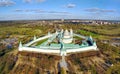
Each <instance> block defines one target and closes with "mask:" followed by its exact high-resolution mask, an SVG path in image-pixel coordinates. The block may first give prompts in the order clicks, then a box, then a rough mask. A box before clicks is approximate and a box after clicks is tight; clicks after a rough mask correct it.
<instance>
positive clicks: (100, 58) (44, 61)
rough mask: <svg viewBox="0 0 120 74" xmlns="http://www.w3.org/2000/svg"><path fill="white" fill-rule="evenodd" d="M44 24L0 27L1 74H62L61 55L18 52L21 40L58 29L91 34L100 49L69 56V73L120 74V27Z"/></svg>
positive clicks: (66, 58)
mask: <svg viewBox="0 0 120 74" xmlns="http://www.w3.org/2000/svg"><path fill="white" fill-rule="evenodd" d="M0 24H1V23H0ZM9 24H10V25H9ZM43 24H44V23H41V22H33V23H31V22H23V23H19V22H18V23H17V22H12V23H4V25H3V23H2V24H1V25H0V74H46V73H47V74H60V73H61V74H62V73H63V72H62V71H63V69H61V68H60V67H59V61H60V60H61V57H60V56H57V55H52V54H43V53H34V52H18V44H19V41H22V43H26V42H29V41H31V40H32V39H33V36H34V35H36V36H37V37H39V36H43V35H45V34H47V32H48V31H50V32H54V31H55V29H56V28H58V29H59V28H63V29H69V28H72V29H73V30H74V32H76V33H78V34H82V35H85V36H89V35H91V36H92V37H93V38H94V39H95V41H96V42H97V46H98V48H99V50H100V51H98V52H93V51H89V52H81V53H73V54H69V56H66V57H65V60H66V62H67V65H68V70H67V73H68V74H120V70H119V69H120V46H119V43H120V39H119V38H120V32H119V31H120V25H115V24H113V25H81V24H69V25H64V24H59V25H58V24H56V23H52V24H53V25H50V24H49V23H48V24H44V25H43ZM77 40H79V39H77Z"/></svg>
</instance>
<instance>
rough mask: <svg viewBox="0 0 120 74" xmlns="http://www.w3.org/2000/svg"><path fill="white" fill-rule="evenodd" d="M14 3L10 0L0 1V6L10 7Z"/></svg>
mask: <svg viewBox="0 0 120 74" xmlns="http://www.w3.org/2000/svg"><path fill="white" fill-rule="evenodd" d="M14 4H15V2H14V1H12V0H0V6H12V5H14Z"/></svg>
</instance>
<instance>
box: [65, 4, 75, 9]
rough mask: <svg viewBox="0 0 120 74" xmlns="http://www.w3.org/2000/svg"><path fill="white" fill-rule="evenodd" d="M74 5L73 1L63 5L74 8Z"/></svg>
mask: <svg viewBox="0 0 120 74" xmlns="http://www.w3.org/2000/svg"><path fill="white" fill-rule="evenodd" d="M75 6H76V5H75V4H73V3H70V4H68V5H65V7H67V8H74V7H75Z"/></svg>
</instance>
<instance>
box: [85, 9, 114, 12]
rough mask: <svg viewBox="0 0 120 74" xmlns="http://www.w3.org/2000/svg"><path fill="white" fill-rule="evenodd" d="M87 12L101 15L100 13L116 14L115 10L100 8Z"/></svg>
mask: <svg viewBox="0 0 120 74" xmlns="http://www.w3.org/2000/svg"><path fill="white" fill-rule="evenodd" d="M85 11H87V12H93V13H100V12H116V11H115V10H112V9H111V10H110V9H100V8H88V9H85Z"/></svg>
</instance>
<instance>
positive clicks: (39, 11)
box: [14, 9, 71, 14]
mask: <svg viewBox="0 0 120 74" xmlns="http://www.w3.org/2000/svg"><path fill="white" fill-rule="evenodd" d="M14 12H34V13H50V14H71V13H69V12H66V11H46V10H41V9H15V10H14Z"/></svg>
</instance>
